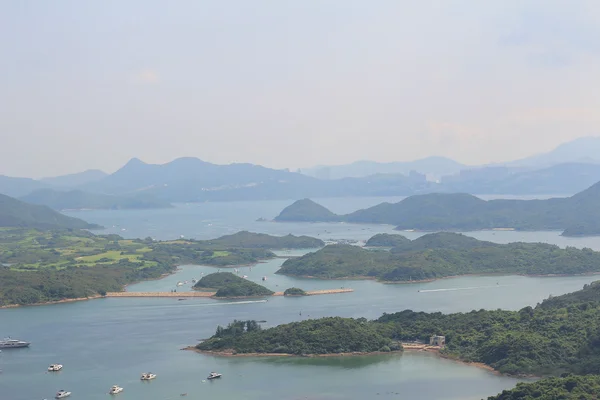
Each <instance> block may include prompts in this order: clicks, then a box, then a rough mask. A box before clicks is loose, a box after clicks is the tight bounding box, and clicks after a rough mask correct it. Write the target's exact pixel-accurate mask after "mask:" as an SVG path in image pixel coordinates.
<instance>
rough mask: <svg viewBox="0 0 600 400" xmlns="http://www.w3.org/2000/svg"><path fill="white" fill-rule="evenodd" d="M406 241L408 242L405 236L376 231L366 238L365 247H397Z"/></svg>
mask: <svg viewBox="0 0 600 400" xmlns="http://www.w3.org/2000/svg"><path fill="white" fill-rule="evenodd" d="M407 243H410V240H409V239H408V238H406V237H405V236H402V235H390V234H389V233H378V234H377V235H375V236H373V237H371V238H370V239H369V240H367V242H366V243H365V247H397V246H401V245H404V244H407Z"/></svg>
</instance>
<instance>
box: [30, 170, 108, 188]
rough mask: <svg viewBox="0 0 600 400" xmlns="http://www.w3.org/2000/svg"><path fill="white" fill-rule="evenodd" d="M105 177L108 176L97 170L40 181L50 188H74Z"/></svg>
mask: <svg viewBox="0 0 600 400" xmlns="http://www.w3.org/2000/svg"><path fill="white" fill-rule="evenodd" d="M107 176H108V174H107V173H106V172H104V171H100V170H99V169H88V170H87V171H83V172H79V173H76V174H69V175H62V176H56V177H52V178H42V179H40V181H41V182H43V183H46V184H48V185H51V186H63V187H76V186H79V185H84V184H86V183H90V182H95V181H99V180H100V179H102V178H105V177H107Z"/></svg>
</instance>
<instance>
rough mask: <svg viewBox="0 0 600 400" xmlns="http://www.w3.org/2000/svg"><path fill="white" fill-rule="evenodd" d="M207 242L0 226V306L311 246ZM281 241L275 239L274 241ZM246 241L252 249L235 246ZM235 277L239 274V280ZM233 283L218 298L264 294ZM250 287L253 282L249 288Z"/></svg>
mask: <svg viewBox="0 0 600 400" xmlns="http://www.w3.org/2000/svg"><path fill="white" fill-rule="evenodd" d="M236 237H237V236H236V235H231V236H227V237H225V239H223V240H222V238H220V239H215V240H213V241H194V240H174V241H165V242H158V241H154V240H152V239H151V238H146V239H143V240H140V239H135V240H126V239H123V238H122V237H120V236H118V235H94V234H92V233H90V232H87V231H82V230H52V231H42V230H36V229H25V228H4V229H0V265H1V266H0V278H1V279H0V306H1V305H8V304H33V303H37V302H47V301H57V300H63V299H66V298H77V297H87V296H93V295H96V294H102V293H104V292H111V291H118V290H121V288H122V287H123V285H124V284H127V283H131V282H134V281H137V280H142V279H147V278H157V277H160V276H161V275H162V274H165V273H169V272H171V271H172V270H173V269H174V267H175V266H177V265H183V264H202V265H214V266H229V265H242V264H249V263H256V262H258V261H259V260H261V259H267V258H271V257H274V256H275V255H274V254H273V253H272V252H270V251H268V250H266V249H265V248H264V247H265V246H266V245H274V246H293V245H298V246H300V245H303V244H311V243H312V242H311V241H310V238H304V237H300V238H298V237H290V236H284V237H283V238H277V237H273V236H268V235H258V234H252V233H247V232H246V233H244V234H243V238H245V240H242V241H240V240H237V241H232V240H231V239H230V238H236ZM280 239H281V240H280ZM239 245H248V246H251V247H253V248H240V247H236V246H239ZM239 279H241V278H239ZM242 281H244V283H245V282H248V283H250V284H251V285H242V286H243V287H240V285H233V286H232V287H228V288H227V290H224V291H222V292H221V293H219V296H226V297H235V296H254V295H269V294H272V292H271V291H269V290H267V289H265V288H263V287H262V286H260V285H256V284H254V283H252V282H249V281H245V280H243V279H242ZM253 285H255V286H253Z"/></svg>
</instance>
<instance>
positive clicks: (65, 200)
mask: <svg viewBox="0 0 600 400" xmlns="http://www.w3.org/2000/svg"><path fill="white" fill-rule="evenodd" d="M20 200H22V201H25V202H27V203H31V204H39V205H45V206H48V207H50V208H53V209H55V210H80V209H112V210H120V209H147V208H168V207H172V206H171V204H169V203H167V202H165V201H162V200H157V199H153V198H151V197H148V196H140V195H138V196H132V197H121V196H111V195H106V194H99V193H88V192H83V191H81V190H70V191H60V190H54V189H39V190H36V191H33V192H31V193H29V194H28V195H26V196H22V197H20Z"/></svg>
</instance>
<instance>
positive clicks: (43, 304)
mask: <svg viewBox="0 0 600 400" xmlns="http://www.w3.org/2000/svg"><path fill="white" fill-rule="evenodd" d="M105 297H106V296H101V295H99V294H96V295H93V296H89V297H77V298H74V299H62V300H52V301H45V302H42V303H32V304H9V305H6V306H0V309H4V308H18V307H34V306H49V305H52V304H63V303H74V302H76V301H85V300H95V299H103V298H105Z"/></svg>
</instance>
